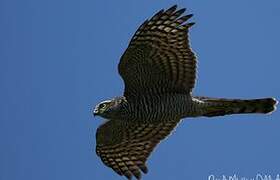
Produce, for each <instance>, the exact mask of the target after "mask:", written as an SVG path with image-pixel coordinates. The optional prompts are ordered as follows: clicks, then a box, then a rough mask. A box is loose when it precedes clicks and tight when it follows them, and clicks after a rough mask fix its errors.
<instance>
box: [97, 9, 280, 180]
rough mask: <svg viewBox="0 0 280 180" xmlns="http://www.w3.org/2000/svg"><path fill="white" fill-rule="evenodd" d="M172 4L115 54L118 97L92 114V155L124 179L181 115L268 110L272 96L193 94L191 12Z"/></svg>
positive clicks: (141, 168) (142, 168) (138, 174)
mask: <svg viewBox="0 0 280 180" xmlns="http://www.w3.org/2000/svg"><path fill="white" fill-rule="evenodd" d="M185 10H186V9H185V8H182V9H178V8H177V5H174V6H172V7H170V8H168V9H166V10H164V9H162V10H160V11H158V12H157V13H156V14H155V15H154V16H152V17H151V18H150V19H147V20H146V21H144V23H143V24H142V25H140V27H139V28H138V29H137V31H136V32H135V34H134V35H133V37H132V39H131V40H130V42H129V45H128V47H127V49H126V50H125V52H124V53H123V55H122V56H121V58H120V62H119V64H118V72H119V74H120V76H121V77H122V79H123V81H124V84H125V88H124V93H123V95H122V96H118V97H114V98H112V99H110V100H105V101H102V102H101V103H99V104H97V105H96V106H95V108H94V109H93V115H94V116H101V117H103V118H104V119H105V122H104V123H103V124H101V125H100V126H99V127H98V128H97V130H96V154H97V155H98V156H99V157H100V158H101V160H102V161H103V163H104V164H105V165H106V166H108V167H110V168H111V169H113V170H114V171H115V172H116V173H117V174H119V175H120V176H124V177H125V178H127V179H132V178H136V179H141V178H142V176H143V173H144V174H146V173H148V167H147V160H148V157H149V156H150V155H151V153H152V151H153V150H154V149H155V147H156V146H157V145H158V144H159V143H160V142H161V141H162V140H163V139H165V138H166V137H167V136H169V135H170V134H171V132H172V131H173V130H174V129H175V127H176V126H177V125H178V123H179V122H181V121H182V119H184V118H195V117H201V116H204V117H216V116H224V115H232V114H250V113H259V114H270V113H272V112H273V111H274V110H275V109H276V105H277V103H278V102H277V100H276V99H275V98H270V97H269V98H259V99H230V98H214V97H207V96H195V95H193V88H194V85H195V82H196V69H197V68H196V67H197V58H196V55H195V53H194V52H193V50H192V49H191V47H190V42H189V37H188V32H189V30H190V28H191V27H192V26H193V25H194V24H195V23H194V22H188V20H189V19H190V18H191V17H192V16H193V14H187V15H184V12H185Z"/></svg>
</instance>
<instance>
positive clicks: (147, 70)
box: [118, 6, 196, 97]
mask: <svg viewBox="0 0 280 180" xmlns="http://www.w3.org/2000/svg"><path fill="white" fill-rule="evenodd" d="M176 7H177V6H173V7H171V8H170V9H168V10H166V11H163V10H161V11H159V12H158V13H157V14H156V15H154V16H153V17H152V18H151V19H150V20H147V21H145V22H144V23H143V24H142V25H141V26H140V27H139V29H138V30H137V31H136V33H135V35H134V36H133V38H132V40H131V42H130V44H129V46H128V48H127V50H126V51H125V53H124V54H123V56H122V58H121V60H120V63H119V67H118V68H119V73H120V75H121V77H122V78H123V79H124V82H125V92H124V95H125V96H126V97H130V96H134V95H139V94H144V93H157V94H158V93H172V92H179V93H189V92H191V90H192V88H193V87H194V83H195V77H196V58H195V55H194V53H193V52H192V50H191V48H190V46H189V41H188V29H189V27H191V26H192V25H193V24H194V23H185V22H186V21H187V20H188V19H189V18H191V17H192V15H191V14H190V15H185V16H181V15H182V14H183V12H184V11H185V9H180V10H178V11H176Z"/></svg>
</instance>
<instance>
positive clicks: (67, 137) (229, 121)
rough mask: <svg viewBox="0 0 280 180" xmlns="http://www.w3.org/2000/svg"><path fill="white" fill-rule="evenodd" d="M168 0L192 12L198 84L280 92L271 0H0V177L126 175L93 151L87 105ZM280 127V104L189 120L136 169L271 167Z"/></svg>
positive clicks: (166, 173) (207, 171)
mask: <svg viewBox="0 0 280 180" xmlns="http://www.w3.org/2000/svg"><path fill="white" fill-rule="evenodd" d="M174 4H178V5H179V7H186V8H187V11H188V12H189V13H194V17H193V18H192V21H195V22H196V25H195V26H193V27H192V29H191V31H190V38H191V43H192V47H193V49H194V51H195V52H196V53H197V56H198V60H199V63H198V81H197V84H196V88H195V89H194V94H195V95H205V96H212V97H230V98H233V97H237V98H257V97H269V96H273V97H276V98H278V99H280V83H279V70H280V55H279V52H280V45H279V42H280V35H279V32H280V23H279V22H280V21H279V19H280V1H279V0H268V1H263V0H235V1H224V0H213V1H202V0H188V1H186V0H177V1H171V0H169V1H168V0H162V1H150V0H141V1H131V0H122V1H108V0H79V1H78V0H48V1H44V0H1V1H0V180H109V179H116V180H117V179H120V180H121V179H122V178H121V177H119V176H118V175H117V174H115V173H114V172H113V171H112V170H110V169H109V168H107V167H106V166H104V165H103V164H102V162H101V161H100V159H99V158H98V157H97V155H96V154H95V130H96V128H97V127H98V126H99V125H100V124H101V123H102V119H101V118H95V119H94V118H93V117H92V114H91V109H92V107H93V106H95V105H96V104H97V103H98V102H99V101H101V100H104V99H107V98H111V97H114V96H117V95H121V94H122V91H123V87H124V85H123V82H122V80H121V78H120V76H118V73H117V64H118V62H119V57H120V56H121V55H122V53H123V52H124V50H125V49H126V47H127V44H128V42H129V40H130V38H131V36H132V35H133V33H134V32H135V30H136V29H137V27H138V26H139V25H140V24H141V23H142V22H143V21H144V20H145V19H147V18H149V17H150V16H152V15H153V14H154V13H155V12H157V11H158V10H159V9H162V8H168V7H170V6H171V5H174ZM279 110H280V108H279ZM279 128H280V112H279V111H276V112H275V113H273V114H272V115H269V116H262V115H235V116H227V117H217V118H211V119H210V118H197V119H187V120H185V121H183V122H182V123H181V124H180V126H179V127H178V128H177V129H176V131H175V132H174V133H173V135H172V136H170V137H169V139H168V140H166V141H164V142H162V143H161V144H160V145H159V146H158V148H157V149H156V150H155V151H154V153H153V154H152V156H151V158H150V159H149V161H148V166H149V169H150V171H149V174H147V175H145V177H144V179H147V180H149V179H150V180H155V179H164V180H174V179H182V180H183V179H184V180H186V179H188V180H196V179H197V180H200V179H208V176H209V175H211V174H213V175H215V176H217V177H221V175H226V176H229V175H234V174H237V175H238V176H244V177H247V178H250V177H254V176H256V174H257V173H261V174H268V175H269V174H270V175H272V176H275V175H277V174H280V164H279V163H280V161H279V160H280V153H279V152H280V143H279V139H280V133H279Z"/></svg>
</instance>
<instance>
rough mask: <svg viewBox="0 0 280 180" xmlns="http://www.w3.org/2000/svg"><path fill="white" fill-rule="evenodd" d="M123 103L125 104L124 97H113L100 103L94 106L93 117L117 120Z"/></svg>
mask: <svg viewBox="0 0 280 180" xmlns="http://www.w3.org/2000/svg"><path fill="white" fill-rule="evenodd" d="M125 102H127V101H126V99H125V97H115V98H113V99H111V100H106V101H102V102H101V103H99V104H97V105H96V106H95V108H94V110H93V115H94V116H96V115H97V116H101V117H103V118H108V119H113V118H118V117H119V116H120V112H121V109H122V107H123V106H122V105H123V104H124V103H125Z"/></svg>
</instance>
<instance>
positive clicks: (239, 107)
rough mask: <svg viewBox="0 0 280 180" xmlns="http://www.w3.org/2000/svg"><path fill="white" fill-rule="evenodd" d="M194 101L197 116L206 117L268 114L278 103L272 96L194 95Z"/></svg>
mask: <svg viewBox="0 0 280 180" xmlns="http://www.w3.org/2000/svg"><path fill="white" fill-rule="evenodd" d="M194 101H195V102H196V103H197V105H198V111H197V113H198V114H197V116H207V117H213V116H224V115H230V114H247V113H262V114H268V113H271V112H273V111H274V110H275V109H276V105H277V103H278V101H277V100H276V99H274V98H263V99H248V100H243V99H222V98H209V97H194ZM199 106H200V107H199ZM199 109H200V110H199Z"/></svg>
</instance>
